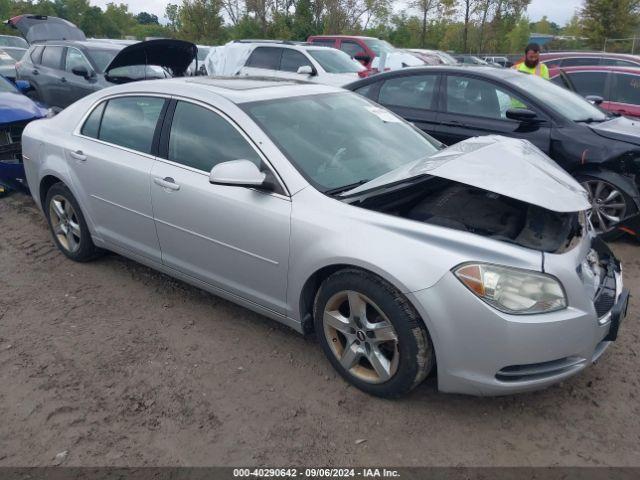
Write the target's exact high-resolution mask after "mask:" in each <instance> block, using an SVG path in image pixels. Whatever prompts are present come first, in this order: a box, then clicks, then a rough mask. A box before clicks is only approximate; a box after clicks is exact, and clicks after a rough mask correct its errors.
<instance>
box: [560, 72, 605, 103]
mask: <svg viewBox="0 0 640 480" xmlns="http://www.w3.org/2000/svg"><path fill="white" fill-rule="evenodd" d="M567 75H568V76H569V79H570V80H571V83H573V86H574V87H576V91H577V92H578V93H579V94H580V95H582V96H583V97H586V96H587V95H597V96H599V97H603V98H604V97H605V90H604V87H605V85H606V83H607V75H608V73H607V72H574V73H568V74H567ZM605 100H606V98H605Z"/></svg>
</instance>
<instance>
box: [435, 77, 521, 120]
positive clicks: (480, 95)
mask: <svg viewBox="0 0 640 480" xmlns="http://www.w3.org/2000/svg"><path fill="white" fill-rule="evenodd" d="M511 108H528V107H527V105H525V104H524V103H523V101H522V99H519V98H516V97H515V96H513V95H512V94H510V93H508V92H506V91H504V90H502V89H501V88H498V87H496V86H495V85H494V84H493V83H490V82H485V81H484V80H479V79H477V78H470V77H457V76H448V77H447V111H448V112H449V113H458V114H461V115H475V116H477V117H485V118H492V119H496V120H506V118H507V115H506V113H507V110H509V109H511Z"/></svg>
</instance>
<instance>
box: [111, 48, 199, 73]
mask: <svg viewBox="0 0 640 480" xmlns="http://www.w3.org/2000/svg"><path fill="white" fill-rule="evenodd" d="M197 55H198V47H196V45H195V44H193V43H191V42H185V41H184V40H172V39H160V40H148V41H146V42H138V43H134V44H132V45H129V46H128V47H125V48H123V49H122V50H120V52H118V54H117V55H116V56H115V57H114V58H113V60H111V63H110V64H109V65H108V66H107V68H106V69H105V74H107V75H109V72H110V71H112V70H114V69H116V68H121V67H130V66H135V65H156V66H158V67H163V68H166V69H169V70H170V71H171V73H172V75H173V76H174V77H180V76H183V75H185V73H186V71H187V68H188V67H189V65H190V64H191V62H193V60H194V59H195V58H196V56H197Z"/></svg>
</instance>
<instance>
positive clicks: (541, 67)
mask: <svg viewBox="0 0 640 480" xmlns="http://www.w3.org/2000/svg"><path fill="white" fill-rule="evenodd" d="M513 68H515V69H516V70H518V71H519V72H523V73H528V74H529V75H535V76H536V77H542V78H544V79H546V80H549V69H548V68H547V66H546V65H545V64H544V63H540V62H538V64H537V65H536V66H535V67H533V68H529V67H527V64H526V63H524V62H522V63H521V64H519V65H517V66H514V67H513Z"/></svg>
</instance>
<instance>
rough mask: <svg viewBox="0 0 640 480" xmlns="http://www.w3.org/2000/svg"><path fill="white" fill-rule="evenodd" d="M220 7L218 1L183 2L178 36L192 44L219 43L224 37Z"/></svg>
mask: <svg viewBox="0 0 640 480" xmlns="http://www.w3.org/2000/svg"><path fill="white" fill-rule="evenodd" d="M221 6H222V5H221V2H220V1H219V0H183V1H182V5H181V6H180V10H179V12H180V15H179V16H180V27H181V28H180V31H179V32H178V34H179V36H180V37H181V38H183V39H185V40H189V41H192V42H194V43H204V44H215V43H219V42H220V41H221V40H222V39H223V38H224V37H226V32H224V29H223V20H222V16H221V14H220V9H221Z"/></svg>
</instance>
